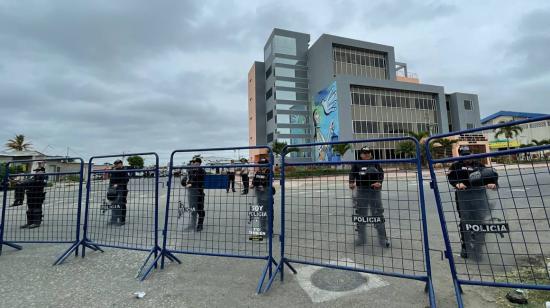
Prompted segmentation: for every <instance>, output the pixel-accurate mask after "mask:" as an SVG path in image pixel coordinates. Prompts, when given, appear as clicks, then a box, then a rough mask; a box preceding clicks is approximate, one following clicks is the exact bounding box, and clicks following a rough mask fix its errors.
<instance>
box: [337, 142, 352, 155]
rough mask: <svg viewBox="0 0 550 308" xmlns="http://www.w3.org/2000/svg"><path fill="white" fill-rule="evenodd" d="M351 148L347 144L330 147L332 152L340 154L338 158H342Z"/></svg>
mask: <svg viewBox="0 0 550 308" xmlns="http://www.w3.org/2000/svg"><path fill="white" fill-rule="evenodd" d="M351 148H352V147H351V144H349V143H339V144H333V145H332V150H333V151H334V152H336V153H338V154H340V156H344V155H345V154H346V152H347V151H349V150H351Z"/></svg>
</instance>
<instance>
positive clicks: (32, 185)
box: [21, 162, 48, 229]
mask: <svg viewBox="0 0 550 308" xmlns="http://www.w3.org/2000/svg"><path fill="white" fill-rule="evenodd" d="M33 171H34V175H33V176H32V177H31V178H30V179H28V180H26V181H25V183H24V186H25V190H26V192H27V223H26V224H24V225H22V226H21V228H22V229H34V228H38V227H40V224H41V223H42V204H44V200H45V199H46V193H45V192H44V189H45V188H46V181H47V180H48V177H47V176H46V175H45V173H46V168H45V163H44V162H39V163H38V167H37V168H36V169H34V170H33Z"/></svg>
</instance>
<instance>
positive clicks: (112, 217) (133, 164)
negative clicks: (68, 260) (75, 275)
mask: <svg viewBox="0 0 550 308" xmlns="http://www.w3.org/2000/svg"><path fill="white" fill-rule="evenodd" d="M88 170H89V172H88V181H87V185H86V198H85V200H86V207H85V218H84V224H83V238H82V239H81V240H80V242H79V244H80V245H82V246H83V247H82V255H83V257H84V256H85V249H86V248H90V249H92V250H95V251H101V252H103V250H102V249H101V247H111V248H119V249H129V250H139V251H148V252H149V256H148V257H147V259H146V261H145V264H144V265H143V266H142V268H141V270H143V269H144V267H145V266H146V264H147V263H148V261H149V260H150V259H151V258H155V257H156V256H157V254H158V252H159V251H160V246H159V240H158V231H159V227H158V199H159V159H158V156H157V154H156V153H136V154H126V155H124V156H122V155H108V156H94V157H92V158H90V161H89V163H88ZM67 255H68V254H67ZM64 259H65V258H63V259H62V260H60V262H59V263H61V262H63V261H64ZM152 265H153V266H156V263H153V264H152ZM141 270H140V274H141V273H142V271H141ZM148 273H149V272H147V273H146V274H148ZM140 274H138V276H140ZM146 274H145V275H141V279H144V278H145V277H146Z"/></svg>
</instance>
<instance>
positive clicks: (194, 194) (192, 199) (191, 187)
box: [185, 157, 206, 232]
mask: <svg viewBox="0 0 550 308" xmlns="http://www.w3.org/2000/svg"><path fill="white" fill-rule="evenodd" d="M201 164H202V159H201V158H200V157H195V158H194V159H193V160H192V161H191V165H192V166H193V168H191V169H190V170H189V171H188V172H187V183H186V186H185V187H187V189H188V191H187V199H188V201H189V207H190V208H191V209H192V210H191V221H190V222H189V225H188V226H187V229H186V230H185V231H193V230H195V231H196V232H200V231H202V229H203V224H204V217H205V216H206V212H205V211H204V180H205V177H206V171H204V168H202V167H201ZM197 215H198V216H199V217H198V218H199V219H198V222H197Z"/></svg>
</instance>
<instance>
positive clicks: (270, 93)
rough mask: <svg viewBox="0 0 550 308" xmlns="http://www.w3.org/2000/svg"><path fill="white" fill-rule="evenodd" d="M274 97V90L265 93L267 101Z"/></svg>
mask: <svg viewBox="0 0 550 308" xmlns="http://www.w3.org/2000/svg"><path fill="white" fill-rule="evenodd" d="M272 95H273V89H269V90H267V92H265V99H266V100H268V99H269V98H270V97H271V96H272Z"/></svg>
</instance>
